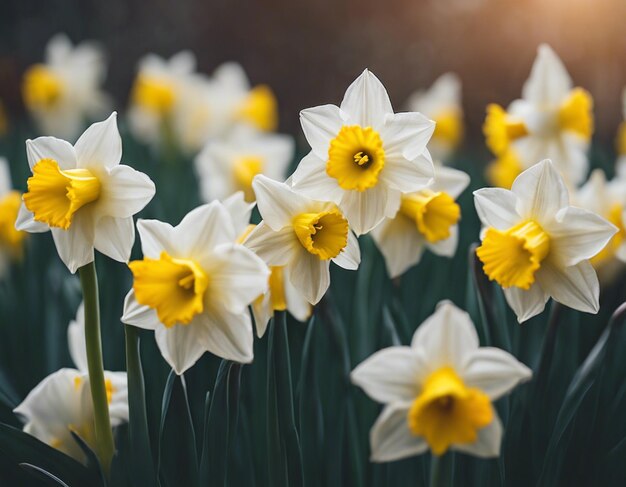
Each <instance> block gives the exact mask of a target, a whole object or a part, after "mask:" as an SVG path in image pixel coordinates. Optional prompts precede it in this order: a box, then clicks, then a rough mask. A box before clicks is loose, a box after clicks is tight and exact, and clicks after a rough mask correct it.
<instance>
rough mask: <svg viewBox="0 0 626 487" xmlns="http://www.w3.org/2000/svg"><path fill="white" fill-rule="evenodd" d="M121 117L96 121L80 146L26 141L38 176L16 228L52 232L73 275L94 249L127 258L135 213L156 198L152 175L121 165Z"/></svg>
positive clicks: (44, 139)
mask: <svg viewBox="0 0 626 487" xmlns="http://www.w3.org/2000/svg"><path fill="white" fill-rule="evenodd" d="M116 116H117V115H116V113H113V114H112V115H111V116H110V117H109V118H108V119H107V120H105V121H104V122H98V123H94V124H93V125H91V127H89V128H88V129H87V130H86V131H85V132H84V133H83V135H81V136H80V138H79V139H78V141H77V142H76V144H75V145H74V146H72V145H71V144H70V143H68V142H66V141H64V140H60V139H56V138H54V137H39V138H37V139H35V140H27V141H26V152H27V155H28V164H29V165H30V169H31V171H32V173H33V175H32V176H31V177H30V178H29V179H28V191H27V192H26V193H24V196H23V200H24V203H23V205H22V207H21V208H20V214H19V216H18V220H17V223H16V228H17V229H18V230H25V231H27V232H45V231H47V230H51V231H52V237H53V238H54V243H55V245H56V248H57V251H58V252H59V256H60V257H61V260H62V261H63V262H64V263H65V265H66V266H67V267H68V269H69V270H70V272H72V273H73V272H76V270H77V269H78V268H79V267H82V266H84V265H85V264H88V263H90V262H92V261H93V259H94V248H95V249H96V250H98V251H100V252H102V253H103V254H105V255H107V256H109V257H111V258H112V259H114V260H117V261H119V262H127V261H128V259H129V257H130V251H131V248H132V246H133V242H134V241H135V227H134V224H133V215H134V214H135V213H138V212H139V211H141V210H142V209H143V208H144V207H145V206H146V205H147V204H148V203H149V202H150V200H151V199H152V197H153V196H154V192H155V188H154V183H153V182H152V181H151V180H150V178H148V176H146V175H145V174H143V173H141V172H138V171H135V170H134V169H132V168H131V167H129V166H124V165H121V164H120V160H121V158H122V139H121V138H120V134H119V132H118V130H117V119H116Z"/></svg>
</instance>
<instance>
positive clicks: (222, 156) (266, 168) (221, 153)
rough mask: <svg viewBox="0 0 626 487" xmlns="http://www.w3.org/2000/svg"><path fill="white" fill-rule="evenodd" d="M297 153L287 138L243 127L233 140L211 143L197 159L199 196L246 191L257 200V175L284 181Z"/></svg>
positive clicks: (207, 198)
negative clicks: (254, 189) (255, 194)
mask: <svg viewBox="0 0 626 487" xmlns="http://www.w3.org/2000/svg"><path fill="white" fill-rule="evenodd" d="M293 152H294V143H293V139H292V138H291V137H290V136H288V135H277V134H264V133H259V132H256V131H251V130H246V129H245V128H243V127H242V128H240V129H239V130H236V131H235V132H234V133H233V134H231V136H230V137H226V138H219V139H215V140H211V141H209V142H208V143H207V144H206V146H205V147H204V149H203V150H202V152H200V154H199V155H198V156H197V157H196V159H195V167H196V172H197V173H198V175H199V176H200V193H201V195H202V198H203V199H204V200H205V201H207V202H208V201H212V200H213V199H220V200H221V199H224V198H226V197H227V196H229V195H231V194H233V193H235V192H237V191H243V193H244V195H245V198H246V201H250V202H253V201H254V199H255V198H254V191H253V190H252V180H253V179H254V176H256V175H257V174H265V175H266V176H268V177H270V178H272V179H276V180H278V181H284V180H285V177H286V174H285V173H286V171H287V169H288V167H289V164H290V163H291V160H292V157H293Z"/></svg>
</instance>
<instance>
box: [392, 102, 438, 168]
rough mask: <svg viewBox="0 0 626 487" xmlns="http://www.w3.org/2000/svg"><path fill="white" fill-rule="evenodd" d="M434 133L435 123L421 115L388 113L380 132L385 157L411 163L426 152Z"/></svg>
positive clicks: (415, 113)
mask: <svg viewBox="0 0 626 487" xmlns="http://www.w3.org/2000/svg"><path fill="white" fill-rule="evenodd" d="M434 131H435V122H433V121H432V120H430V119H428V118H427V117H425V116H424V115H422V114H421V113H417V112H408V113H395V114H394V113H389V114H387V116H386V117H385V125H384V126H383V128H382V130H381V132H382V133H381V136H382V139H383V141H384V144H383V148H384V149H385V155H386V156H387V155H394V156H402V157H403V158H404V159H408V160H409V161H412V160H413V159H415V158H416V157H418V156H419V155H420V154H422V153H423V152H424V150H426V144H428V141H429V140H430V138H431V137H432V135H433V132H434Z"/></svg>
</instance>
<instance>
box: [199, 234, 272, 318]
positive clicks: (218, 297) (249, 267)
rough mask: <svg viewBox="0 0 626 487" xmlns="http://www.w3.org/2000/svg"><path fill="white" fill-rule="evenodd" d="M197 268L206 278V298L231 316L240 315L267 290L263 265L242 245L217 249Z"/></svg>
mask: <svg viewBox="0 0 626 487" xmlns="http://www.w3.org/2000/svg"><path fill="white" fill-rule="evenodd" d="M201 265H202V266H203V268H204V269H205V270H206V272H207V274H208V275H209V276H210V277H209V279H210V281H209V289H208V290H207V295H208V296H209V298H210V299H212V300H215V301H218V302H219V303H221V305H222V306H224V307H225V308H226V309H227V310H228V311H230V312H231V313H242V312H243V311H245V310H246V308H247V307H248V305H249V304H250V303H251V302H252V301H254V300H255V299H256V298H257V297H259V296H260V295H261V294H264V293H265V292H266V291H267V285H268V278H269V275H270V271H269V269H268V267H267V265H265V262H263V261H262V260H261V259H260V258H259V257H258V256H257V255H255V254H254V253H253V252H252V251H251V250H250V249H248V248H246V247H244V246H243V245H234V246H221V247H218V248H216V249H215V251H214V253H213V254H212V255H211V258H210V261H207V262H206V263H201Z"/></svg>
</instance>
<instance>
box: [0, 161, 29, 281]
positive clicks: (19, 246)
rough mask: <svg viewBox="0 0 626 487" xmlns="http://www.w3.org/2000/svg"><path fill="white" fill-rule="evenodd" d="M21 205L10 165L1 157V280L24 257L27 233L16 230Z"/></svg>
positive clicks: (20, 196) (20, 197)
mask: <svg viewBox="0 0 626 487" xmlns="http://www.w3.org/2000/svg"><path fill="white" fill-rule="evenodd" d="M21 204H22V195H21V194H20V192H19V191H16V190H14V189H13V187H12V185H11V174H10V172H9V164H8V162H7V160H6V159H4V158H3V157H0V278H1V277H2V276H3V275H4V274H5V272H6V271H7V270H8V266H9V263H10V262H11V261H12V260H16V259H20V258H21V257H22V253H23V247H24V238H25V237H26V233H25V232H21V231H19V230H16V228H15V222H16V220H17V215H18V212H19V209H20V205H21Z"/></svg>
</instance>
